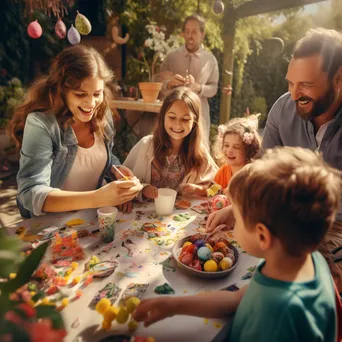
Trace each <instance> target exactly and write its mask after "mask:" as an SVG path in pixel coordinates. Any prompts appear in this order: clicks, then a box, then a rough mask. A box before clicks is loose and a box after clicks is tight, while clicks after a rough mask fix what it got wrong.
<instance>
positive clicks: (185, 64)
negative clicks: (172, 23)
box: [160, 14, 219, 139]
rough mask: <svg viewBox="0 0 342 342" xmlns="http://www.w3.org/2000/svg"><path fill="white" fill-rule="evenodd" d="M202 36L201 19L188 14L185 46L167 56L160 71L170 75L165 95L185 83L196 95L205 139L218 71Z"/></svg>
mask: <svg viewBox="0 0 342 342" xmlns="http://www.w3.org/2000/svg"><path fill="white" fill-rule="evenodd" d="M204 36H205V21H204V19H203V18H202V17H200V16H199V15H197V14H193V15H191V16H189V17H187V18H186V19H185V21H184V24H183V37H184V39H185V45H183V46H181V47H180V48H178V49H177V50H175V51H173V52H171V53H169V54H168V55H167V56H166V58H165V60H164V62H163V63H162V65H161V67H160V71H161V72H171V73H172V74H173V75H172V76H171V77H170V78H168V80H166V81H164V85H163V88H162V94H163V95H164V96H166V95H167V94H168V93H169V92H170V91H171V90H172V89H174V88H176V87H180V86H188V87H190V88H191V89H192V91H194V92H195V93H197V94H198V95H199V97H200V99H201V104H202V113H203V115H202V117H203V119H204V125H203V127H204V135H205V137H206V138H207V139H208V138H209V132H210V108H209V103H208V99H209V98H210V97H213V96H215V95H216V93H217V84H218V79H219V72H218V64H217V60H216V58H215V56H214V55H213V54H212V53H211V52H209V51H206V50H204V49H203V47H202V42H203V39H204Z"/></svg>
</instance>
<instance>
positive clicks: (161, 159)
mask: <svg viewBox="0 0 342 342" xmlns="http://www.w3.org/2000/svg"><path fill="white" fill-rule="evenodd" d="M176 101H183V102H184V103H185V104H186V106H187V107H188V108H189V110H190V112H191V113H192V114H193V115H194V124H193V127H192V129H191V132H190V133H189V134H188V136H186V137H185V139H184V141H183V144H182V146H181V148H180V151H179V158H180V162H181V164H182V165H184V167H185V173H186V174H187V173H189V172H190V171H192V170H199V169H200V167H201V166H202V165H203V163H207V158H206V151H205V147H204V145H203V144H202V139H203V137H202V117H201V102H200V99H199V97H198V96H197V95H196V94H195V93H194V92H192V91H191V90H190V89H189V88H185V87H180V88H177V89H176V90H174V91H173V92H172V93H171V94H169V95H168V96H167V97H166V98H165V100H164V103H163V105H162V107H161V109H160V115H159V122H158V126H157V128H156V130H155V132H154V134H153V147H154V160H155V161H156V162H157V164H158V165H159V166H160V167H163V166H164V165H166V157H167V155H168V153H169V151H170V149H171V148H172V143H171V140H170V137H169V135H168V134H167V132H166V130H165V126H164V122H165V115H166V113H167V112H168V110H169V109H170V107H171V106H172V105H173V104H174V103H175V102H176Z"/></svg>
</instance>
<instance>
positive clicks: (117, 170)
mask: <svg viewBox="0 0 342 342" xmlns="http://www.w3.org/2000/svg"><path fill="white" fill-rule="evenodd" d="M112 166H113V167H114V169H115V170H116V172H118V173H119V175H121V176H122V178H123V179H125V180H129V178H128V177H127V176H125V175H124V174H123V173H122V172H121V171H120V170H119V169H118V168H117V167H116V166H115V165H112Z"/></svg>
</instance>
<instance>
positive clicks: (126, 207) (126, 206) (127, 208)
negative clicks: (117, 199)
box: [118, 201, 133, 214]
mask: <svg viewBox="0 0 342 342" xmlns="http://www.w3.org/2000/svg"><path fill="white" fill-rule="evenodd" d="M118 209H119V211H121V212H123V213H124V214H126V213H127V214H130V213H131V212H132V209H133V203H132V201H128V202H126V203H122V204H120V205H119V206H118Z"/></svg>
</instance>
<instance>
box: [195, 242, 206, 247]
mask: <svg viewBox="0 0 342 342" xmlns="http://www.w3.org/2000/svg"><path fill="white" fill-rule="evenodd" d="M194 245H195V246H196V247H197V248H201V247H203V246H205V242H204V240H197V241H196V242H195V243H194Z"/></svg>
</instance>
